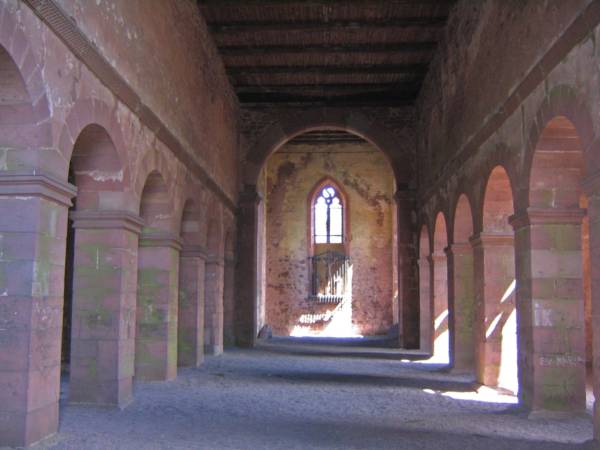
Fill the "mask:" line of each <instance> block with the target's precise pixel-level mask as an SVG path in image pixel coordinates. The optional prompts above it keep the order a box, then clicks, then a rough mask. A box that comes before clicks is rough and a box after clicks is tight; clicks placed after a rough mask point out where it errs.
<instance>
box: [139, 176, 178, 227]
mask: <svg viewBox="0 0 600 450" xmlns="http://www.w3.org/2000/svg"><path fill="white" fill-rule="evenodd" d="M139 214H140V217H141V218H142V220H143V221H144V229H145V230H146V231H147V232H150V231H170V230H171V220H172V216H171V215H172V202H171V197H170V195H169V190H168V188H167V184H166V183H165V180H164V178H163V176H162V175H161V173H160V172H159V171H157V170H154V171H152V172H150V174H149V175H148V177H147V178H146V182H145V183H144V189H143V190H142V195H141V199H140V213H139Z"/></svg>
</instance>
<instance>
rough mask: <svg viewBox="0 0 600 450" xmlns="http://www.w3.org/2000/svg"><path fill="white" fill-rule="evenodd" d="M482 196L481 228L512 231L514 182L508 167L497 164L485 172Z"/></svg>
mask: <svg viewBox="0 0 600 450" xmlns="http://www.w3.org/2000/svg"><path fill="white" fill-rule="evenodd" d="M484 179H485V182H484V184H483V195H482V196H481V207H480V210H481V212H482V213H481V229H482V230H483V232H484V233H512V227H511V226H510V224H509V222H508V218H509V217H510V216H511V215H512V214H514V210H515V206H514V199H515V197H516V196H515V192H516V191H515V189H514V187H513V186H514V182H513V179H512V178H511V176H510V174H509V172H508V171H507V169H506V167H505V166H503V165H501V164H497V165H495V166H494V167H493V168H491V169H490V170H489V172H488V173H486V174H485V178H484Z"/></svg>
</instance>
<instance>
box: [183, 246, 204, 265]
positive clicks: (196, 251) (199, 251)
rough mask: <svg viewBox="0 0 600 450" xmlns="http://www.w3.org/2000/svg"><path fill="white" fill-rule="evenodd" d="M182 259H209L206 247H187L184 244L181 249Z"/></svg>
mask: <svg viewBox="0 0 600 450" xmlns="http://www.w3.org/2000/svg"><path fill="white" fill-rule="evenodd" d="M181 257H182V258H200V259H203V260H204V261H206V260H207V259H208V252H207V251H206V247H204V246H203V245H186V244H184V245H183V246H182V248H181Z"/></svg>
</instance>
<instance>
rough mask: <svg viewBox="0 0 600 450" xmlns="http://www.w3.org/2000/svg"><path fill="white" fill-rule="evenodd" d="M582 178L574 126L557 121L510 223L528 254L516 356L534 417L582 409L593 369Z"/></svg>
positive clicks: (546, 133) (540, 144) (541, 143)
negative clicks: (522, 208) (522, 205)
mask: <svg viewBox="0 0 600 450" xmlns="http://www.w3.org/2000/svg"><path fill="white" fill-rule="evenodd" d="M584 173H585V164H584V154H583V147H582V143H581V140H580V138H579V134H578V132H577V130H576V128H575V126H574V124H573V123H572V122H571V121H570V120H569V119H568V118H567V117H565V116H556V117H554V118H553V119H552V120H550V121H549V122H548V123H547V124H546V126H545V128H544V129H543V131H542V133H541V135H540V137H539V139H538V141H537V143H536V147H535V151H534V153H533V160H532V165H531V172H530V179H529V208H528V209H527V211H526V212H523V213H521V214H520V215H518V216H517V217H515V219H514V222H513V224H514V225H515V229H516V230H517V233H519V238H520V241H519V243H520V245H521V246H522V247H523V248H527V246H528V247H529V248H528V249H529V252H530V253H529V255H530V257H529V264H528V265H526V268H525V270H523V271H522V273H521V274H520V277H521V279H519V280H518V284H519V286H520V288H521V289H522V291H521V292H518V295H520V296H521V297H522V300H523V302H521V301H520V303H519V305H520V307H522V308H523V311H522V312H523V314H524V316H523V320H521V322H522V323H521V325H520V331H522V332H523V336H520V337H519V344H520V349H519V351H520V354H522V357H521V358H520V363H521V366H522V367H520V372H521V374H522V384H523V386H522V388H523V389H524V392H523V394H522V398H523V401H524V402H525V404H526V405H527V406H529V407H530V408H531V409H532V410H534V411H536V410H550V411H582V410H584V409H585V408H586V367H587V368H589V367H591V364H590V363H591V357H592V355H593V349H592V342H591V326H590V324H591V314H590V310H591V288H590V284H591V280H590V278H591V277H590V261H589V258H590V251H589V244H588V240H589V222H588V220H587V211H586V209H585V207H586V206H587V199H586V197H585V195H584V193H583V191H582V189H581V183H582V181H583V178H584ZM528 290H529V292H527V291H528ZM526 300H529V301H530V302H531V305H530V309H526V308H527V305H526V304H525V301H526ZM525 314H527V315H525ZM586 324H587V326H586ZM525 355H528V356H527V358H526V356H525ZM588 370H589V369H588ZM590 378H591V377H590ZM590 397H591V394H590ZM590 400H591V399H590Z"/></svg>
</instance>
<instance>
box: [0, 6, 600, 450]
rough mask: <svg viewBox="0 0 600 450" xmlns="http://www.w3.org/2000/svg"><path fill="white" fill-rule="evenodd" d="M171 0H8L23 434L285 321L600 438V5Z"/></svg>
mask: <svg viewBox="0 0 600 450" xmlns="http://www.w3.org/2000/svg"><path fill="white" fill-rule="evenodd" d="M145 1H146V0H115V1H112V2H108V1H105V0H98V1H95V2H91V1H84V0H46V1H45V2H40V1H34V0H0V447H2V446H14V447H17V446H29V445H32V444H34V443H36V442H38V441H40V440H42V439H44V438H46V437H48V436H51V435H53V434H54V433H56V432H57V431H58V430H59V418H60V417H61V411H62V408H63V406H62V403H61V404H60V405H59V398H60V396H61V379H62V380H63V381H62V384H63V385H64V384H65V383H67V382H68V402H70V403H79V404H90V405H96V406H97V405H102V406H104V407H116V408H125V407H127V406H128V405H129V404H130V403H132V402H135V395H134V386H135V384H136V383H138V382H139V383H144V382H147V381H167V380H173V379H175V378H176V377H177V376H178V370H179V369H180V368H198V367H201V366H202V364H203V361H204V359H205V356H206V355H210V356H211V357H213V356H215V355H221V354H222V353H223V352H225V354H227V349H228V348H231V347H234V346H237V347H239V348H251V347H256V346H259V347H260V345H261V343H263V342H264V341H265V340H267V339H268V338H269V337H270V336H273V340H275V341H277V339H281V338H282V337H283V340H285V342H292V341H294V339H293V338H295V337H298V338H302V339H304V341H306V340H307V339H306V337H307V336H310V337H314V336H317V337H321V338H331V339H336V338H354V339H357V342H358V340H360V339H363V340H364V342H380V343H381V345H383V346H385V347H386V350H387V351H389V352H391V353H393V352H396V354H398V355H412V356H411V357H413V358H417V359H419V358H420V359H421V360H422V361H420V362H419V363H415V364H421V365H423V364H431V365H432V366H431V367H434V368H435V367H437V368H439V367H440V365H441V367H442V369H440V370H445V371H449V372H450V373H451V374H458V375H460V376H465V377H470V378H469V379H472V380H473V382H474V383H476V384H477V385H478V386H479V385H481V386H485V387H488V388H491V389H495V390H497V391H498V392H502V393H503V394H506V395H513V396H514V398H515V401H516V402H518V403H519V407H520V408H523V409H524V410H526V411H528V412H529V413H530V414H529V417H533V418H535V417H543V418H547V417H550V418H553V419H556V418H558V419H557V420H560V419H561V418H564V417H572V416H573V415H578V414H583V415H586V414H588V415H587V416H585V417H587V418H588V419H589V423H590V427H589V429H590V435H589V436H587V437H582V440H583V439H585V438H587V439H591V438H592V437H593V436H592V431H591V430H592V428H593V434H594V436H595V437H596V438H600V406H597V405H596V404H595V403H594V406H593V407H591V408H588V409H587V410H586V395H587V400H590V401H593V398H595V397H597V396H598V395H600V370H599V368H600V331H599V330H600V326H599V325H598V321H600V144H599V143H600V90H599V89H598V80H599V79H600V69H599V67H600V65H599V62H600V59H599V58H600V57H599V55H598V52H599V51H598V48H597V42H598V41H599V40H600V2H598V1H596V0H568V1H567V0H550V1H545V2H540V1H537V0H526V1H523V2H505V1H504V0H482V1H480V2H472V1H469V0H444V1H439V2H432V1H430V0H386V1H379V0H377V1H373V2H368V3H369V5H367V6H365V5H364V3H362V2H355V1H348V2H328V1H326V0H317V1H314V2H308V4H303V2H296V1H286V2H279V1H274V0H273V1H271V0H269V1H265V2H243V1H241V0H228V1H227V2H219V1H213V0H199V1H192V0H180V1H155V2H154V3H153V8H147V7H146V3H145ZM342 3H343V5H341V4H342ZM327 27H331V29H328V28H327ZM348 27H350V28H349V30H350V32H351V33H352V34H351V35H350V34H348ZM282 33H288V34H286V35H285V36H282ZM378 33H381V34H378ZM321 35H322V36H321ZM165 36H168V39H166V38H165ZM321 38H323V39H325V40H326V41H327V42H321V41H319V39H321ZM359 38H360V39H362V40H364V42H362V41H361V42H359V41H358V39H359ZM499 42H502V45H499ZM308 340H310V339H308ZM331 342H334V341H333V340H332V341H331ZM360 342H363V341H360ZM236 351H237V350H236ZM398 364H399V363H398ZM431 370H434V369H431ZM370 382H372V383H374V384H377V383H378V380H377V379H373V380H371V381H370ZM599 404H600V403H599ZM473 420H476V418H474V419H473Z"/></svg>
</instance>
